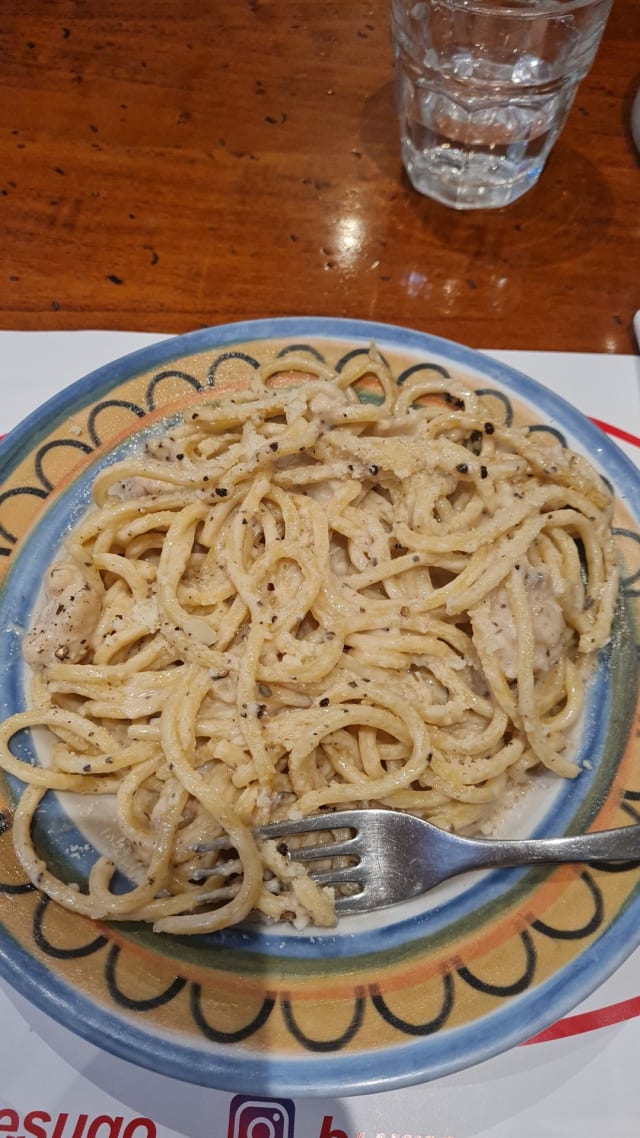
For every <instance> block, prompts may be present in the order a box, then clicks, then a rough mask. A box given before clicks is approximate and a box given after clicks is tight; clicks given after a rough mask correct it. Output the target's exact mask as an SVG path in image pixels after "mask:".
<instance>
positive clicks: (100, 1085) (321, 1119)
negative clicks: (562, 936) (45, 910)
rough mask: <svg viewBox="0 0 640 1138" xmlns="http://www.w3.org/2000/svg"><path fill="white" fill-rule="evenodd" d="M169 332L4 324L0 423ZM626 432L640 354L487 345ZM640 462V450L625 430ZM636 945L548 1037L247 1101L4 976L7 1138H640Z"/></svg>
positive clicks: (0, 1092) (1, 1082)
mask: <svg viewBox="0 0 640 1138" xmlns="http://www.w3.org/2000/svg"><path fill="white" fill-rule="evenodd" d="M160 338H161V337H159V336H157V335H154V334H151V333H149V334H147V333H120V332H71V333H67V332H38V333H31V332H0V376H1V377H2V378H1V380H0V390H1V392H2V402H1V406H0V431H3V430H4V431H7V430H10V429H11V428H12V427H13V426H15V425H16V424H17V423H18V422H19V421H20V420H21V419H22V418H24V417H25V415H27V414H29V413H30V412H31V411H32V410H34V409H35V408H36V407H37V406H39V405H40V404H41V403H42V402H43V401H44V400H46V399H47V398H48V397H49V396H50V395H52V394H54V393H55V392H56V391H58V390H60V388H61V387H64V386H66V385H67V384H69V383H71V382H73V381H74V380H76V379H78V378H80V377H81V376H83V375H85V374H87V373H88V372H90V371H92V370H93V369H94V368H96V367H99V366H100V365H101V364H103V363H107V362H109V361H111V360H113V359H115V358H117V357H118V356H121V355H124V354H126V353H127V352H129V351H133V350H135V349H137V348H141V347H145V346H146V345H148V344H150V343H154V342H155V341H157V340H158V339H160ZM491 354H493V355H495V356H496V357H497V358H499V359H501V360H503V361H504V362H505V363H509V364H511V365H512V366H515V367H517V368H519V369H520V370H521V371H525V372H526V373H527V374H529V375H532V376H534V378H536V379H539V380H541V381H542V382H544V383H546V384H547V385H548V386H549V387H552V388H553V389H554V390H556V391H557V392H558V393H559V394H560V395H562V396H564V397H565V398H567V399H569V400H570V401H571V402H572V403H574V404H575V405H576V406H578V407H579V408H580V410H582V411H583V412H584V413H585V414H587V415H590V416H592V417H594V418H596V419H597V420H599V421H600V422H602V423H604V424H606V425H608V427H609V428H610V429H611V428H612V429H613V430H614V432H622V434H623V435H624V434H628V435H630V436H633V435H635V436H640V360H638V359H636V358H635V357H632V356H598V355H575V354H571V355H570V354H563V353H542V352H509V351H496V352H494V353H491ZM617 441H619V442H620V445H621V447H622V449H624V450H625V452H626V453H627V454H628V455H629V456H630V457H631V458H633V459H634V461H636V463H637V464H638V465H639V466H640V449H638V447H637V446H636V445H635V444H634V443H633V442H632V441H629V440H626V441H625V439H624V438H622V439H618V440H617ZM639 1048H640V950H638V951H637V952H636V953H635V954H634V955H633V956H632V957H631V958H630V959H629V960H628V961H627V962H626V963H625V964H624V965H623V967H622V968H620V969H619V970H618V971H617V972H616V973H615V974H614V975H613V976H612V977H610V979H609V980H607V981H606V982H605V983H604V984H603V985H602V986H601V987H600V988H599V989H598V990H597V991H596V992H595V993H593V995H592V996H591V997H590V998H589V999H588V1000H586V1001H585V1002H584V1003H583V1004H581V1005H580V1007H579V1008H576V1009H575V1011H574V1013H573V1014H572V1015H571V1016H568V1017H566V1018H565V1019H564V1020H562V1021H560V1023H559V1024H557V1025H555V1026H554V1027H553V1028H552V1029H550V1031H549V1032H548V1033H546V1036H545V1039H544V1040H542V1041H539V1042H534V1043H531V1044H529V1045H527V1046H522V1047H517V1048H514V1049H513V1050H511V1051H509V1052H507V1053H506V1054H504V1055H501V1056H499V1057H497V1058H495V1059H491V1060H489V1061H488V1062H486V1063H482V1064H479V1065H477V1066H475V1067H473V1068H470V1069H469V1070H467V1071H462V1072H459V1073H457V1074H455V1075H449V1076H447V1077H446V1078H444V1079H440V1080H437V1081H436V1082H433V1083H429V1084H426V1085H422V1086H418V1087H411V1088H408V1089H406V1090H400V1091H391V1092H387V1093H384V1094H378V1095H370V1096H364V1097H361V1098H348V1099H339V1100H337V1099H332V1100H328V1099H306V1100H305V1099H301V1098H300V1099H295V1100H282V1101H281V1104H280V1106H278V1104H276V1105H275V1106H274V1104H268V1103H264V1104H262V1105H261V1104H260V1101H259V1100H258V1101H256V1102H255V1103H254V1104H253V1105H250V1106H248V1105H247V1103H246V1101H242V1102H240V1101H235V1096H234V1095H233V1094H227V1093H225V1092H222V1091H212V1090H208V1089H205V1088H201V1087H196V1086H191V1085H190V1084H186V1083H180V1082H177V1081H175V1080H172V1079H167V1078H164V1077H161V1076H158V1075H154V1074H153V1073H152V1072H148V1071H145V1070H143V1069H141V1068H138V1067H136V1066H134V1065H133V1064H130V1063H127V1062H125V1061H124V1060H121V1059H118V1058H116V1057H114V1056H111V1055H108V1054H106V1053H105V1052H102V1051H100V1050H99V1049H98V1048H96V1047H93V1046H92V1045H91V1044H88V1043H85V1042H84V1041H83V1040H81V1039H79V1038H78V1037H76V1036H74V1035H72V1034H71V1033H70V1032H69V1031H67V1030H66V1029H65V1028H64V1027H62V1026H60V1025H59V1024H57V1023H56V1022H55V1021H54V1020H53V1019H51V1018H49V1017H48V1016H45V1015H44V1014H43V1013H41V1012H39V1011H38V1010H37V1009H35V1008H33V1007H31V1005H29V1004H27V1003H26V1002H25V1001H24V1000H22V999H21V998H20V997H19V996H17V995H16V994H15V993H14V992H12V991H11V990H10V989H9V988H8V987H7V986H6V985H4V984H3V983H2V982H0V1136H5V1135H6V1136H8V1138H171V1136H172V1135H182V1136H184V1138H603V1135H606V1138H638V1133H639V1126H640V1123H639V1122H638V1106H637V1094H636V1077H637V1076H636V1066H637V1064H636V1055H637V1053H638V1049H639Z"/></svg>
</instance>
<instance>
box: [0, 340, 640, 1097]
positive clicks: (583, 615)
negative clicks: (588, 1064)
mask: <svg viewBox="0 0 640 1138" xmlns="http://www.w3.org/2000/svg"><path fill="white" fill-rule="evenodd" d="M639 504H640V475H639V474H638V472H637V471H636V469H635V467H634V466H633V465H632V463H631V462H630V461H629V460H628V459H627V458H626V457H625V456H624V455H623V454H622V453H621V452H620V451H619V450H618V449H617V448H616V447H615V445H614V444H613V443H611V442H610V441H609V440H608V439H607V438H606V437H605V436H604V435H603V434H602V432H601V431H600V430H599V429H598V428H597V427H596V426H595V425H594V424H592V423H590V422H589V421H588V420H587V419H585V418H584V417H583V416H582V415H580V414H579V413H578V412H577V411H576V410H575V409H573V408H572V407H571V406H569V405H568V404H567V403H565V402H564V401H563V400H561V399H560V398H558V397H557V396H556V395H554V394H553V393H552V392H550V391H548V390H547V389H545V388H543V387H542V386H541V385H539V384H537V383H535V382H534V381H533V380H530V379H528V378H527V377H525V376H523V375H520V374H519V373H516V372H514V371H512V370H511V369H509V368H507V367H505V366H504V365H502V364H499V363H496V362H495V361H493V360H490V359H489V358H487V357H484V356H482V355H480V354H478V353H476V352H473V351H471V350H470V349H467V348H464V347H462V346H460V345H457V344H453V343H450V342H448V341H443V340H440V339H437V338H434V337H431V336H428V335H426V334H424V333H419V332H414V331H411V330H407V329H403V328H396V327H393V326H389V325H380V324H373V323H371V322H366V321H351V320H332V319H323V318H291V319H278V320H263V321H252V322H248V323H244V324H235V325H225V326H221V327H217V328H209V329H205V330H202V331H199V332H195V333H192V334H189V335H187V336H182V337H176V338H175V339H171V340H166V341H163V342H162V343H160V344H158V345H155V346H153V347H151V348H145V349H143V350H142V351H139V352H136V353H134V354H132V355H131V356H127V357H125V358H124V359H121V360H118V361H115V362H114V363H113V364H110V365H108V366H106V367H103V368H101V369H100V370H99V371H97V372H94V373H93V374H92V375H90V376H87V377H86V378H85V379H83V380H81V381H79V382H78V383H75V384H73V385H72V386H70V387H69V388H67V389H65V390H64V391H62V392H61V393H60V394H59V395H57V396H56V397H55V398H54V399H53V400H50V401H49V402H48V403H47V404H45V405H44V406H43V407H42V408H41V409H40V410H39V411H37V412H35V413H34V414H33V415H32V416H30V418H29V419H27V420H25V422H24V423H23V424H22V425H21V426H19V427H18V428H17V429H16V430H15V431H14V432H12V434H11V435H9V436H8V437H7V438H6V439H5V440H4V442H3V443H2V444H0V553H1V554H2V557H1V559H0V572H1V574H2V581H1V591H0V630H1V631H0V636H1V638H2V653H3V659H4V661H5V669H4V672H3V675H2V678H1V679H0V698H1V700H2V712H3V714H2V724H1V725H0V972H1V973H2V975H3V976H4V977H5V978H6V979H7V980H8V981H9V982H10V983H11V984H13V985H14V986H15V987H16V989H17V990H19V991H20V992H21V993H22V994H23V995H25V996H27V997H28V998H29V999H30V1000H32V1002H34V1003H35V1004H36V1005H37V1006H39V1007H40V1008H42V1009H43V1010H44V1011H49V1012H51V1013H53V1014H54V1015H55V1018H56V1019H58V1020H62V1022H64V1023H65V1024H66V1026H68V1027H70V1028H71V1029H72V1030H74V1031H76V1032H77V1033H78V1034H80V1035H81V1036H83V1037H85V1038H87V1039H89V1040H91V1041H92V1042H94V1043H96V1044H97V1045H99V1046H101V1047H103V1048H105V1049H107V1050H110V1051H112V1052H113V1053H115V1054H118V1055H120V1056H123V1057H124V1058H127V1059H129V1060H131V1061H133V1062H136V1063H138V1064H140V1065H142V1066H146V1067H148V1068H151V1069H153V1070H156V1071H158V1072H160V1073H163V1074H166V1075H169V1076H172V1077H176V1078H180V1079H184V1080H186V1081H191V1082H195V1083H199V1084H202V1085H205V1086H211V1087H217V1088H222V1089H227V1090H236V1091H237V1090H240V1091H242V1090H250V1091H256V1090H257V1089H258V1088H259V1089H261V1090H262V1091H263V1092H266V1093H268V1092H269V1091H272V1092H274V1091H275V1092H277V1093H279V1094H283V1093H292V1094H305V1095H309V1094H312V1095H325V1096H326V1095H349V1094H358V1093H367V1092H371V1091H382V1090H387V1089H391V1088H393V1087H399V1086H403V1085H408V1084H411V1083H417V1082H422V1081H427V1080H429V1079H433V1078H436V1077H439V1076H441V1075H444V1074H446V1073H449V1072H451V1071H455V1070H457V1069H460V1068H462V1067H465V1066H469V1065H472V1064H474V1063H476V1062H479V1061H480V1060H482V1059H486V1058H488V1057H490V1056H491V1055H493V1054H496V1053H498V1052H500V1051H502V1050H506V1049H507V1048H509V1047H511V1046H513V1045H514V1044H516V1043H518V1042H523V1041H524V1040H526V1039H527V1038H529V1037H531V1036H532V1035H533V1034H534V1033H536V1032H539V1031H541V1030H543V1029H544V1028H545V1027H547V1026H549V1024H550V1023H552V1022H553V1021H554V1020H556V1019H557V1018H559V1016H561V1015H563V1014H565V1013H566V1012H567V1011H568V1010H569V1009H570V1008H571V1007H573V1006H575V1005H576V1004H577V1003H579V1002H580V1000H581V999H583V998H585V997H586V996H587V995H588V994H589V993H590V992H591V991H592V990H593V989H594V988H595V987H597V986H598V985H599V984H600V983H601V982H602V981H603V980H604V979H605V978H606V977H607V976H608V975H609V974H610V973H611V972H612V971H613V970H614V969H615V968H616V967H617V966H618V965H619V964H620V963H621V961H622V960H623V959H624V957H625V956H626V955H628V954H629V953H630V952H631V951H632V950H633V949H634V948H635V947H636V945H637V944H638V943H639V942H640V896H639V888H640V869H639V867H638V865H636V864H629V863H626V864H624V865H609V866H605V865H600V864H598V865H590V866H580V865H577V866H575V865H574V866H560V867H551V866H550V867H544V866H536V867H531V868H529V869H517V870H516V869H514V870H499V871H492V872H485V873H479V872H477V873H475V874H469V875H467V876H464V877H461V878H458V879H455V880H454V881H450V882H449V883H447V884H446V885H442V886H439V887H438V888H437V889H435V890H433V891H432V892H431V893H430V894H428V895H426V896H424V897H421V898H417V899H413V900H411V901H407V902H406V903H404V904H400V905H396V906H392V907H391V908H388V909H384V910H379V911H376V912H369V913H366V914H364V913H363V914H357V915H351V916H340V917H339V916H338V915H337V913H336V908H335V903H336V896H335V894H334V892H333V890H332V889H330V888H327V887H325V886H323V885H321V884H319V883H318V882H316V881H315V880H314V879H313V877H311V876H309V874H308V872H307V868H306V865H305V863H303V862H293V861H291V860H290V859H289V858H288V857H287V850H286V848H284V847H282V846H281V845H279V844H278V843H277V842H274V841H272V840H269V839H268V838H264V837H263V836H261V834H260V832H259V831H260V828H261V827H263V826H264V825H266V824H268V823H269V822H272V821H282V820H285V819H289V818H300V817H305V816H308V815H313V814H317V813H331V812H332V811H335V810H340V809H342V808H347V807H348V808H355V809H358V808H363V807H364V808H366V807H367V806H376V807H382V808H384V809H388V810H402V811H409V812H411V813H415V814H418V815H420V816H421V817H424V818H427V819H429V820H430V821H432V822H433V823H435V824H436V825H438V826H440V827H444V828H445V829H449V830H453V831H455V832H460V833H467V834H480V835H488V834H489V835H492V836H495V837H498V838H500V837H505V838H507V837H510V838H511V837H523V836H533V835H535V836H559V835H561V834H571V833H580V832H584V831H586V830H590V829H594V830H597V829H605V828H609V827H614V826H620V825H628V824H629V823H630V822H634V821H637V820H640V814H639V813H638V803H639V802H640V755H639V754H638V749H637V745H636V735H637V719H638V690H639V685H638V651H637V642H638V631H637V629H638V615H639V614H638V597H639V596H640V592H639V590H638V580H639V579H640V522H639V518H638V511H639V509H640V505H639Z"/></svg>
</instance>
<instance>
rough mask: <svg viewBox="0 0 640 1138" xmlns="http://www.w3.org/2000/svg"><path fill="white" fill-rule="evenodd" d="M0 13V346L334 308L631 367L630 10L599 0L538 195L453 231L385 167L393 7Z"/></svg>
mask: <svg viewBox="0 0 640 1138" xmlns="http://www.w3.org/2000/svg"><path fill="white" fill-rule="evenodd" d="M7 7H8V8H9V10H10V11H9V13H7ZM4 8H5V11H4V13H3V19H2V30H0V53H1V64H0V85H1V87H2V97H1V99H0V169H1V175H0V185H1V194H2V199H1V210H0V216H1V219H2V220H1V225H2V236H1V241H2V271H1V273H0V327H2V328H5V329H11V328H22V329H56V328H59V329H69V328H95V327H102V328H122V329H147V330H157V331H163V332H183V331H187V330H190V329H192V328H196V327H198V326H200V325H207V324H213V323H218V322H224V321H230V320H236V319H244V318H252V317H258V316H268V315H293V314H316V315H345V316H352V317H363V318H371V319H376V320H382V321H389V322H392V323H396V324H406V325H410V326H413V327H416V328H420V329H423V330H427V331H430V332H432V333H435V334H438V335H442V336H446V337H449V338H451V339H455V340H460V341H463V342H465V343H467V344H470V345H471V346H473V347H480V348H482V347H490V346H493V347H502V348H507V347H510V348H548V349H556V350H561V349H564V350H568V351H578V350H582V351H593V352H630V351H633V350H635V346H634V340H633V335H632V328H631V319H632V315H633V312H634V311H635V309H636V308H638V307H640V162H639V159H638V156H637V154H636V152H635V150H634V147H633V142H632V139H631V135H630V129H629V118H630V109H631V103H632V99H633V95H634V93H635V90H636V88H637V87H638V85H639V84H640V70H639V67H640V63H639V59H638V43H640V3H638V0H615V2H614V9H613V13H612V15H611V18H610V22H609V25H608V28H607V30H606V33H605V37H604V40H603V43H602V45H601V49H600V52H599V54H598V57H597V60H596V63H595V65H594V67H593V70H592V72H591V74H590V76H589V77H588V78H587V79H586V80H585V81H584V82H583V84H582V86H581V88H580V91H579V94H578V97H577V99H576V102H575V104H574V107H573V110H572V112H571V115H570V118H569V121H568V123H567V126H566V128H565V130H564V133H563V135H562V136H561V139H560V141H559V142H558V144H557V146H556V148H555V151H554V152H553V154H552V157H551V160H550V162H549V164H548V167H547V169H546V171H545V173H544V174H543V177H542V180H541V181H540V183H539V184H538V186H537V187H535V188H534V189H533V190H532V191H530V192H529V193H528V194H527V195H526V196H525V197H524V198H522V199H521V200H520V201H519V202H517V203H515V204H514V205H512V206H510V207H509V208H507V209H504V210H499V211H488V212H473V213H457V212H454V211H450V210H447V209H446V208H445V207H443V206H440V205H438V204H436V203H434V202H431V201H429V200H428V199H426V198H422V197H420V196H419V195H418V194H416V193H415V192H414V191H413V190H412V189H411V188H410V186H409V184H408V182H407V180H406V178H405V176H404V175H403V173H402V170H401V164H400V157H399V150H398V135H397V128H396V122H395V111H394V105H393V91H392V59H391V51H390V46H389V31H388V0H349V3H344V2H330V0H323V2H322V3H313V2H312V0H198V2H197V3H192V2H189V3H187V2H186V0H145V4H144V5H143V4H134V3H132V2H131V0H96V2H95V3H89V2H88V0H75V2H73V0H21V2H20V3H19V4H17V3H16V4H9V5H8V6H7V5H5V6H4Z"/></svg>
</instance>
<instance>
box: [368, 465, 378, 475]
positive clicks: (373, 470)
mask: <svg viewBox="0 0 640 1138" xmlns="http://www.w3.org/2000/svg"><path fill="white" fill-rule="evenodd" d="M377 473H378V467H377V466H376V464H375V462H372V463H371V466H370V467H369V474H373V477H374V478H375V476H376V474H377Z"/></svg>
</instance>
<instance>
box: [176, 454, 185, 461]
mask: <svg viewBox="0 0 640 1138" xmlns="http://www.w3.org/2000/svg"><path fill="white" fill-rule="evenodd" d="M183 458H184V455H183V454H177V455H176V459H177V460H178V462H182V460H183Z"/></svg>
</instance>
